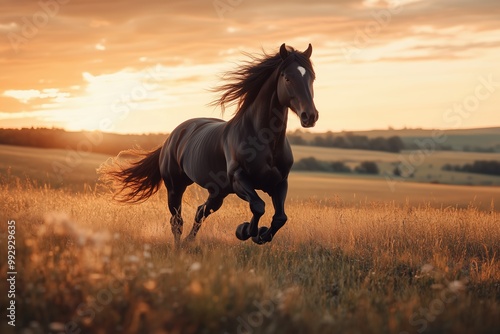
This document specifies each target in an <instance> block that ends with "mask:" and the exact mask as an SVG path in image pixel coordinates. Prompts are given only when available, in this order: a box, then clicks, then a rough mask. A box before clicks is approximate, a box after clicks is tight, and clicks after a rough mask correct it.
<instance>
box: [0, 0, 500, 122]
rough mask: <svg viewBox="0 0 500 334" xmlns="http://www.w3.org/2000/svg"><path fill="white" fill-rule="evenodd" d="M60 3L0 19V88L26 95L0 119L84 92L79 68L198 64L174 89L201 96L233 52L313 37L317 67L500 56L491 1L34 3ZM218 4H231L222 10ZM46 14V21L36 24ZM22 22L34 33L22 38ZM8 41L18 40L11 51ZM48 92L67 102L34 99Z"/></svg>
mask: <svg viewBox="0 0 500 334" xmlns="http://www.w3.org/2000/svg"><path fill="white" fill-rule="evenodd" d="M57 1H60V0H41V1H9V2H8V7H9V9H8V10H5V11H2V12H1V13H0V37H2V38H0V68H2V71H1V72H0V93H1V92H8V91H11V92H13V91H18V92H24V93H17V94H18V95H17V96H16V95H15V94H14V95H12V94H7V95H5V94H4V95H2V96H0V112H7V113H15V112H28V111H30V112H31V111H36V110H41V109H43V110H45V109H44V107H47V105H52V104H57V103H60V102H58V101H62V99H65V98H67V99H71V98H75V96H77V95H78V94H80V93H82V91H85V89H87V88H88V87H89V82H88V81H86V80H85V78H84V77H83V76H82V73H85V72H86V73H91V74H92V75H93V76H95V77H99V78H101V79H102V78H104V77H105V76H106V75H116V74H117V73H123V72H127V73H128V72H137V73H140V72H141V71H142V70H143V69H144V67H147V66H156V65H157V64H160V65H161V66H162V67H165V68H184V69H186V68H189V69H196V68H197V66H201V67H203V69H204V72H203V74H199V73H192V72H190V71H189V72H188V73H186V75H185V76H183V77H179V78H178V79H177V81H176V82H175V85H177V86H183V89H184V90H185V91H189V90H190V89H191V88H190V87H191V86H190V85H193V86H192V87H196V89H202V87H203V86H207V82H208V81H207V77H208V76H214V77H215V75H216V74H217V72H216V70H217V71H219V70H220V71H221V72H223V70H228V69H231V68H232V66H234V65H233V64H232V63H231V62H233V61H235V60H237V59H241V53H240V51H250V52H254V51H256V52H258V51H259V50H260V49H261V48H264V49H265V50H266V51H267V52H273V51H275V50H277V48H278V47H279V45H280V44H281V43H283V42H286V43H287V44H289V45H292V46H294V47H296V48H298V49H305V48H306V47H307V44H308V43H310V42H311V43H312V44H313V46H314V50H315V51H314V61H315V63H316V64H322V65H325V64H347V63H348V62H347V61H346V60H348V59H346V54H345V53H346V49H347V52H349V50H351V51H354V55H353V57H352V59H351V61H352V62H351V63H352V64H358V63H369V64H371V63H375V62H391V63H397V62H400V63H408V62H427V61H455V60H464V59H470V60H471V62H477V59H478V57H480V56H481V54H482V53H483V52H491V51H495V50H499V49H500V43H499V42H498V37H497V36H498V33H499V30H500V26H499V23H498V22H500V2H499V1H498V0H478V1H471V0H470V1H466V0H432V1H431V0H336V1H332V0H290V1H286V3H284V2H273V1H264V0H254V1H247V0H243V1H229V0H219V2H216V1H213V0H187V1H181V0H143V1H141V3H140V4H139V3H138V2H137V1H136V0H123V1H119V2H116V1H110V0H71V1H62V2H61V4H60V5H59V6H58V7H57V9H56V7H51V8H53V13H49V12H47V6H46V5H45V7H44V6H41V5H40V3H45V4H48V3H51V4H54V3H57ZM63 2H65V4H62V3H63ZM66 2H67V3H66ZM216 3H219V4H220V3H223V4H226V5H227V6H226V7H225V11H224V12H223V14H222V15H221V12H220V8H219V10H218V9H217V8H216V6H214V4H216ZM40 13H41V14H40ZM44 13H45V15H46V16H47V22H46V23H44V24H37V22H41V21H40V17H42V16H43V15H44ZM37 15H38V16H37ZM40 15H42V16H40ZM37 17H38V20H39V21H37ZM29 25H34V27H35V29H36V33H33V34H32V35H33V36H30V37H26V36H25V35H26V34H24V33H25V32H26V31H27V30H29ZM13 34H14V35H15V36H18V37H19V36H20V37H22V38H24V40H23V43H21V45H20V46H19V50H18V52H16V51H15V50H14V49H13V46H12V44H11V43H10V42H9V40H12V39H9V36H10V37H12V36H14V35H13ZM223 65H224V66H223ZM210 66H212V67H210ZM209 68H210V69H211V70H209ZM221 72H219V73H221ZM213 80H215V78H214V79H213ZM169 84H172V82H169ZM74 86H80V87H82V88H81V89H80V91H75V90H74V89H72V87H74ZM116 87H119V85H118V86H116ZM51 88H57V89H58V90H59V94H62V93H67V94H72V95H71V96H52V97H51V96H45V97H40V96H42V95H43V94H48V93H47V92H45V93H44V90H46V89H51ZM205 88H209V87H205ZM117 89H119V88H117ZM32 90H33V91H38V92H39V95H40V96H38V97H37V96H34V95H33V96H30V95H29V94H30V93H29V92H30V91H32ZM175 91H176V92H177V93H179V94H180V92H181V91H182V89H180V88H179V87H176V90H175ZM19 94H27V95H25V96H24V97H23V96H21V95H19ZM33 94H34V93H33ZM73 94H76V95H73ZM73 101H74V102H75V103H76V102H79V103H83V101H82V100H73ZM66 102H67V101H66ZM66 102H65V103H66ZM64 105H65V106H67V105H69V104H64ZM154 108H159V106H155V107H154Z"/></svg>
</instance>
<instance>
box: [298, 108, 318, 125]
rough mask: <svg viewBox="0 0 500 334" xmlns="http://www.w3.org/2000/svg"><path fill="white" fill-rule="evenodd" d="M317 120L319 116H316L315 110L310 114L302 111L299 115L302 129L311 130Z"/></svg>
mask: <svg viewBox="0 0 500 334" xmlns="http://www.w3.org/2000/svg"><path fill="white" fill-rule="evenodd" d="M318 118H319V114H318V111H317V110H315V111H314V112H312V113H308V112H306V111H303V112H302V113H301V114H300V124H301V125H302V127H304V128H312V127H313V126H314V125H316V122H317V121H318Z"/></svg>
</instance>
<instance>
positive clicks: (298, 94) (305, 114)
mask: <svg viewBox="0 0 500 334" xmlns="http://www.w3.org/2000/svg"><path fill="white" fill-rule="evenodd" d="M311 54H312V45H311V44H309V47H308V48H307V50H306V51H304V52H296V51H293V52H290V51H288V50H287V48H286V46H285V44H283V45H281V48H280V56H281V59H283V66H282V69H281V71H280V75H279V78H278V87H277V94H278V100H279V102H280V104H281V105H283V106H286V107H288V108H290V109H292V110H293V112H294V113H296V114H297V116H299V118H300V123H301V125H302V126H303V127H304V128H310V127H313V126H314V125H315V124H316V121H317V120H318V117H319V115H318V110H316V106H315V105H314V100H313V98H314V91H313V82H314V72H313V71H312V65H311V61H310V58H311Z"/></svg>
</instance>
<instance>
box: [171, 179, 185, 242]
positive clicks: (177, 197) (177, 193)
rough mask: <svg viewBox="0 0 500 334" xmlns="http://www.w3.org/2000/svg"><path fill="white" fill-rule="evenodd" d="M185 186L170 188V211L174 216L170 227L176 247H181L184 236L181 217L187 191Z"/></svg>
mask: <svg viewBox="0 0 500 334" xmlns="http://www.w3.org/2000/svg"><path fill="white" fill-rule="evenodd" d="M186 187H187V186H185V185H182V186H176V187H175V188H172V187H171V188H170V189H169V188H168V187H167V189H168V191H167V193H168V209H169V210H170V213H171V214H172V217H171V218H170V226H171V228H172V234H173V235H174V242H175V246H176V247H179V245H180V241H181V234H182V226H183V220H182V216H181V211H182V195H183V194H184V191H185V190H186Z"/></svg>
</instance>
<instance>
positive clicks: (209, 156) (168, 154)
mask: <svg viewBox="0 0 500 334" xmlns="http://www.w3.org/2000/svg"><path fill="white" fill-rule="evenodd" d="M225 125H226V122H225V121H223V120H221V119H217V118H193V119H190V120H187V121H185V122H183V123H181V124H180V125H179V126H177V127H176V128H175V129H174V131H172V133H171V134H170V136H169V138H168V139H167V141H166V142H165V145H164V146H163V149H162V154H161V156H160V170H161V171H162V175H164V177H176V176H181V175H182V176H187V177H188V178H189V179H190V180H191V181H193V182H196V183H197V184H199V185H200V186H202V187H205V188H207V187H209V186H210V185H211V184H212V183H213V182H214V178H215V177H216V176H221V175H223V174H224V175H225V174H226V161H225V157H224V149H223V133H224V128H225ZM171 174H181V175H171ZM214 175H215V176H214Z"/></svg>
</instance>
